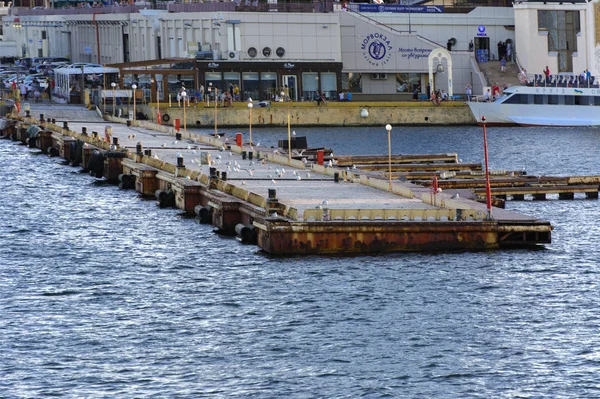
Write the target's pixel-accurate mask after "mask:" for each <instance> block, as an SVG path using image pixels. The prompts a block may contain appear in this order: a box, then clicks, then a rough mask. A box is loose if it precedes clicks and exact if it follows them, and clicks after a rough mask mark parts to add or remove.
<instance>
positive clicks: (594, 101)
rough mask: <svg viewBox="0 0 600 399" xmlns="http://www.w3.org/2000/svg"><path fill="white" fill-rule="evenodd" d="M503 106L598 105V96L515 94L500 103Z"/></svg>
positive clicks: (599, 100) (599, 102)
mask: <svg viewBox="0 0 600 399" xmlns="http://www.w3.org/2000/svg"><path fill="white" fill-rule="evenodd" d="M502 103H503V104H540V105H546V104H550V105H600V96H566V95H551V94H521V93H516V94H513V95H512V96H510V97H509V98H507V99H506V100H505V101H502Z"/></svg>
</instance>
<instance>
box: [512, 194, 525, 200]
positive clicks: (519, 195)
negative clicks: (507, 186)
mask: <svg viewBox="0 0 600 399" xmlns="http://www.w3.org/2000/svg"><path fill="white" fill-rule="evenodd" d="M512 199H513V201H525V195H524V194H513V195H512Z"/></svg>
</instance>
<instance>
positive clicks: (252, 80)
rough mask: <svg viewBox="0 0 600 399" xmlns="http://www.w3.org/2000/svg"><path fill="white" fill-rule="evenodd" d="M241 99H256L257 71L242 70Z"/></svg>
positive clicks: (257, 89) (257, 90) (257, 91)
mask: <svg viewBox="0 0 600 399" xmlns="http://www.w3.org/2000/svg"><path fill="white" fill-rule="evenodd" d="M242 87H243V91H242V100H244V101H246V100H247V99H248V98H252V99H253V100H258V99H259V97H258V93H259V87H258V72H244V73H243V74H242Z"/></svg>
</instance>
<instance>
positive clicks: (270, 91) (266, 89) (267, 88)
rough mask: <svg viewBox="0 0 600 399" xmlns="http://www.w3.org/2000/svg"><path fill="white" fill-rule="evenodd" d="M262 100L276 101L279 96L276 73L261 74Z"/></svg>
mask: <svg viewBox="0 0 600 399" xmlns="http://www.w3.org/2000/svg"><path fill="white" fill-rule="evenodd" d="M260 80H261V86H262V96H261V97H262V99H263V100H274V99H275V96H277V74H276V73H275V72H261V73H260Z"/></svg>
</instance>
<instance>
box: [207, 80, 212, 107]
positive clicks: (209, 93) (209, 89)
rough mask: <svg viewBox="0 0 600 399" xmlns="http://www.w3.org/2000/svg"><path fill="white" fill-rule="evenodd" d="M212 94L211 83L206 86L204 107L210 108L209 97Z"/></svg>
mask: <svg viewBox="0 0 600 399" xmlns="http://www.w3.org/2000/svg"><path fill="white" fill-rule="evenodd" d="M211 93H212V82H210V83H209V84H208V95H207V96H206V106H207V107H210V95H211Z"/></svg>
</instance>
